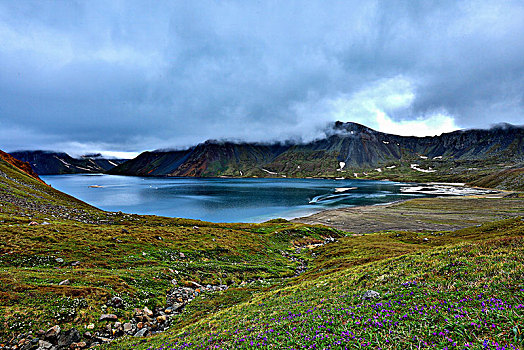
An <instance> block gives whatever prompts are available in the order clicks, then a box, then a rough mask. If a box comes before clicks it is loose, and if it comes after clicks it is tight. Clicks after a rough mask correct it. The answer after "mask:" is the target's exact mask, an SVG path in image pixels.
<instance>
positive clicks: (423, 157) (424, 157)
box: [419, 156, 428, 159]
mask: <svg viewBox="0 0 524 350" xmlns="http://www.w3.org/2000/svg"><path fill="white" fill-rule="evenodd" d="M419 157H420V158H422V159H428V157H426V156H419Z"/></svg>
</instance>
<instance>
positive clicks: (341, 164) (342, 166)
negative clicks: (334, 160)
mask: <svg viewBox="0 0 524 350" xmlns="http://www.w3.org/2000/svg"><path fill="white" fill-rule="evenodd" d="M338 164H339V165H340V169H337V170H338V171H341V170H342V169H344V167H345V166H346V162H339V163H338Z"/></svg>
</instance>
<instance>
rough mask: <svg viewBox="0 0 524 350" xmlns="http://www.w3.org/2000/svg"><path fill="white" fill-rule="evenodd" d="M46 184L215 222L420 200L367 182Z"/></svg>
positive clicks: (104, 179) (113, 179) (89, 178)
mask: <svg viewBox="0 0 524 350" xmlns="http://www.w3.org/2000/svg"><path fill="white" fill-rule="evenodd" d="M42 179H44V181H46V182H47V183H48V184H50V185H52V186H53V187H55V188H57V189H59V190H61V191H63V192H66V193H68V194H70V195H73V196H75V197H77V198H79V199H81V200H83V201H85V202H87V203H89V204H92V205H94V206H96V207H99V208H101V209H104V210H110V211H123V212H127V213H136V214H154V215H162V216H171V217H184V218H192V219H201V220H206V221H214V222H239V221H243V222H261V221H265V220H269V219H272V218H277V217H283V218H293V217H297V216H304V215H310V214H312V213H315V212H318V211H321V210H324V209H332V208H338V207H344V206H355V205H371V204H381V203H388V202H393V201H396V200H399V199H402V198H406V197H413V196H419V195H415V194H405V193H401V192H400V186H399V183H396V182H387V181H365V180H324V179H223V178H211V179H209V178H207V179H198V178H144V177H132V176H116V175H84V174H78V175H52V176H42ZM89 186H101V187H94V188H93V187H89ZM353 187H356V188H353ZM337 188H339V190H338V191H340V188H351V190H348V191H347V192H344V193H337V190H336V189H337Z"/></svg>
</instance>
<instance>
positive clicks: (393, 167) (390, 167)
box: [386, 165, 397, 169]
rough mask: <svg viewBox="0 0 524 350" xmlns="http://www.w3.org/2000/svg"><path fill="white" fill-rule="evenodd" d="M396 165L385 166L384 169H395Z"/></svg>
mask: <svg viewBox="0 0 524 350" xmlns="http://www.w3.org/2000/svg"><path fill="white" fill-rule="evenodd" d="M396 167H397V166H396V165H392V166H387V167H386V169H395V168H396Z"/></svg>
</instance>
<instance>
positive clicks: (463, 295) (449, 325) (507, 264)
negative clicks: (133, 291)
mask: <svg viewBox="0 0 524 350" xmlns="http://www.w3.org/2000/svg"><path fill="white" fill-rule="evenodd" d="M523 235H524V222H523V220H522V218H514V219H509V220H505V221H499V222H495V223H490V224H485V225H483V226H481V227H475V228H469V229H463V230H459V231H455V232H447V233H444V232H440V233H424V234H420V233H419V234H416V233H409V232H402V233H401V232H389V233H382V234H372V235H364V236H356V237H346V238H343V239H340V240H339V242H337V243H335V244H333V245H326V246H324V247H321V248H318V249H317V250H315V251H314V253H315V256H316V258H315V259H314V260H313V262H312V265H313V266H312V267H313V268H312V269H311V270H310V272H307V273H305V274H303V275H301V276H299V277H298V278H295V279H294V280H292V281H290V282H289V283H288V285H287V286H283V287H281V288H274V289H271V290H267V291H264V292H261V293H258V294H256V295H255V296H254V297H252V298H251V299H250V300H249V301H248V302H245V303H242V304H239V305H237V306H234V307H232V308H229V309H226V310H223V311H221V312H218V313H216V314H213V315H211V316H209V317H207V318H204V319H201V320H200V321H199V322H197V323H196V324H194V325H191V326H188V327H186V328H184V329H182V330H174V331H171V332H169V333H171V334H169V333H167V334H162V335H159V336H157V337H152V338H150V339H148V340H147V341H145V342H144V341H143V340H142V341H137V340H136V338H135V339H128V340H127V341H126V342H123V343H114V344H111V345H110V346H108V347H107V348H109V349H130V348H134V349H186V348H190V349H244V348H246V349H247V348H264V349H269V348H271V349H360V348H369V349H418V348H437V349H452V348H460V349H521V348H522V347H523V346H524V335H523V333H522V332H523V331H524V325H523V317H524V279H523V277H524V265H523V263H524V254H523V253H524V239H523V238H524V237H523ZM371 291H373V292H371ZM366 292H367V293H366ZM374 292H376V293H374Z"/></svg>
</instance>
